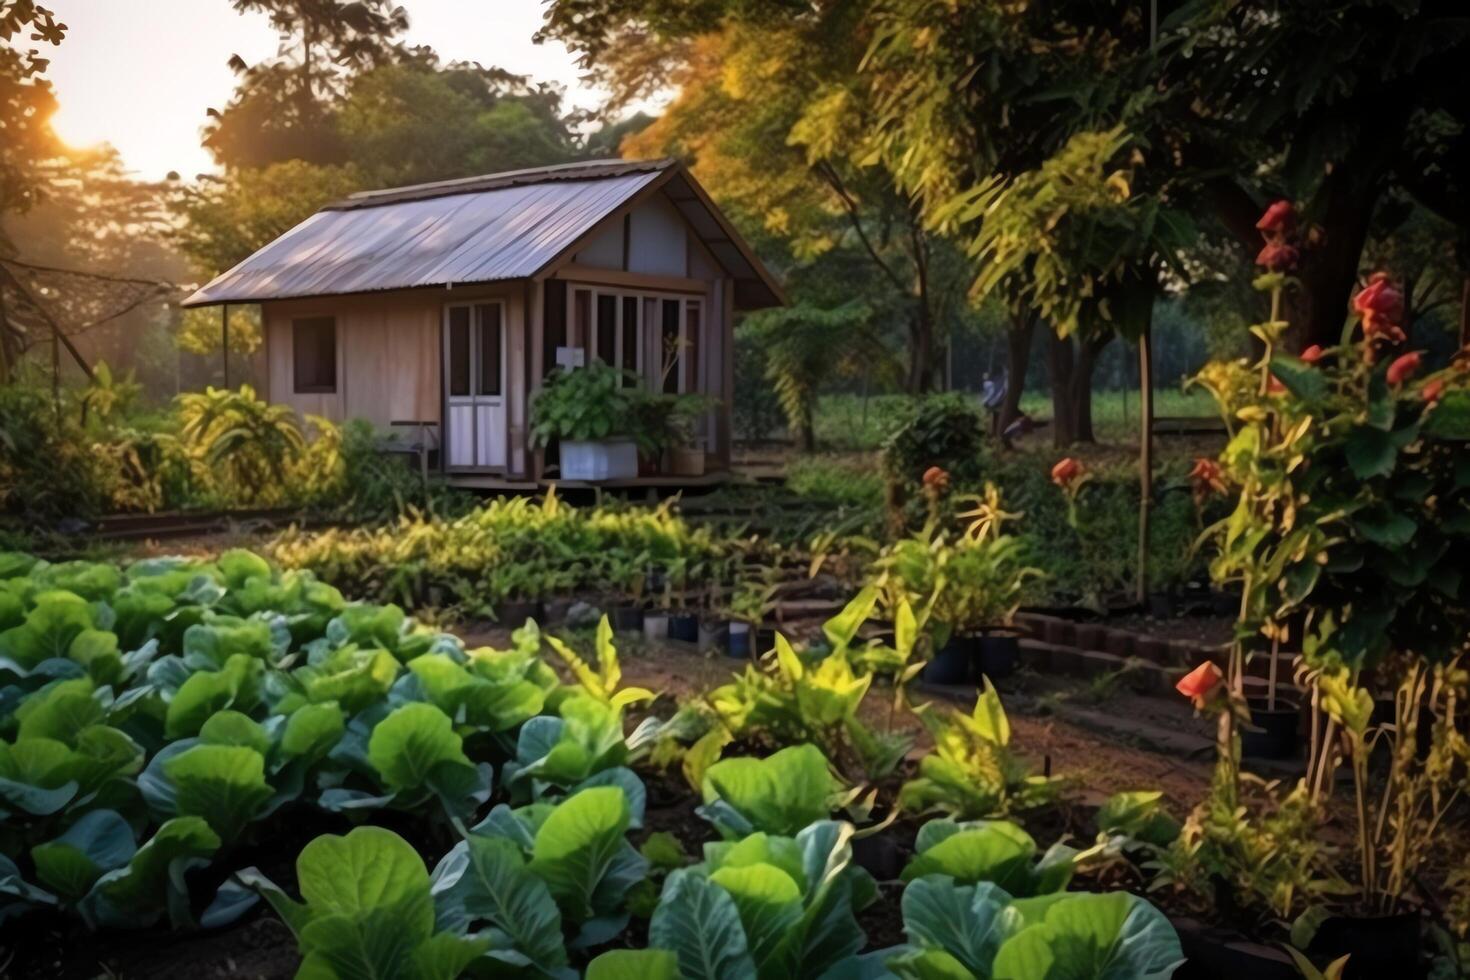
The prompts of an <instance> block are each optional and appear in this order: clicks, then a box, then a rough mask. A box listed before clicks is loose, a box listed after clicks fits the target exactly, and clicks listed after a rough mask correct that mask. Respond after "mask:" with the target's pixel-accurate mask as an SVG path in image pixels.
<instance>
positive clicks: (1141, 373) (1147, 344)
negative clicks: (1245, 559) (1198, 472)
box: [1134, 313, 1154, 605]
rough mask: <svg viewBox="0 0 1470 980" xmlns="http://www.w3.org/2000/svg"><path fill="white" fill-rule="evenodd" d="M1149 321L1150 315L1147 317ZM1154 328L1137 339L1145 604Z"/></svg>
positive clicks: (1142, 596)
mask: <svg viewBox="0 0 1470 980" xmlns="http://www.w3.org/2000/svg"><path fill="white" fill-rule="evenodd" d="M1150 319H1152V313H1150ZM1152 333H1153V324H1152V323H1149V324H1148V325H1147V326H1145V327H1144V329H1143V333H1141V334H1139V336H1138V388H1139V392H1138V393H1139V404H1138V408H1139V411H1138V581H1137V583H1136V584H1135V586H1134V598H1135V599H1137V600H1138V603H1139V605H1142V604H1143V603H1145V602H1147V601H1148V543H1149V533H1150V531H1151V530H1152V528H1151V524H1152V517H1153V507H1154V384H1153V341H1152V336H1151V335H1152Z"/></svg>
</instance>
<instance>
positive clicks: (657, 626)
mask: <svg viewBox="0 0 1470 980" xmlns="http://www.w3.org/2000/svg"><path fill="white" fill-rule="evenodd" d="M643 636H644V638H645V639H648V640H653V641H655V642H658V643H662V642H663V641H664V640H667V639H668V638H669V617H668V616H667V615H665V614H664V613H644V614H643Z"/></svg>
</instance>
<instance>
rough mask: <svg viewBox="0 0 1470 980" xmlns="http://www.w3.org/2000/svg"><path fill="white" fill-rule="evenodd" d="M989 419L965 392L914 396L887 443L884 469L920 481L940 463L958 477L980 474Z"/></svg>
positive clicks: (905, 481)
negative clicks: (915, 399)
mask: <svg viewBox="0 0 1470 980" xmlns="http://www.w3.org/2000/svg"><path fill="white" fill-rule="evenodd" d="M984 446H985V419H984V418H983V417H982V416H981V414H980V412H979V410H978V409H976V408H975V407H974V406H973V405H972V404H971V403H970V400H969V399H967V398H966V397H965V396H964V395H960V394H953V393H952V394H946V395H932V396H930V397H928V398H923V399H920V400H918V401H915V402H914V404H913V408H912V409H911V411H910V414H909V416H908V418H907V419H906V420H905V421H904V423H903V425H902V426H900V427H899V429H898V430H897V431H896V432H894V433H893V435H892V436H890V437H889V439H888V442H887V444H885V445H884V447H883V470H884V473H885V475H886V476H887V478H888V480H889V481H890V483H893V482H897V483H899V484H901V485H903V486H912V485H914V484H917V483H918V482H919V480H920V479H921V478H922V477H923V475H924V471H925V470H927V469H929V467H931V466H938V467H939V468H941V469H943V470H945V471H946V472H948V473H949V474H950V476H951V477H952V478H953V479H955V480H956V481H959V482H962V483H967V482H972V481H974V480H976V479H978V478H979V477H980V476H981V475H982V474H981V451H982V450H983V448H984Z"/></svg>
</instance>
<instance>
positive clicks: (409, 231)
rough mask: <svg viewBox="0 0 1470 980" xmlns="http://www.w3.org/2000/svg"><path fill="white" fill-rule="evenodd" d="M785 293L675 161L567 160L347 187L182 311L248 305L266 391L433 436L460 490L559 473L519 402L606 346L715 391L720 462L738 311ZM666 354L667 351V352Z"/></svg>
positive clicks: (703, 431)
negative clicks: (257, 317) (255, 318)
mask: <svg viewBox="0 0 1470 980" xmlns="http://www.w3.org/2000/svg"><path fill="white" fill-rule="evenodd" d="M782 302H783V298H782V295H781V290H780V287H779V286H778V285H777V283H776V282H775V280H774V279H773V278H772V276H771V275H770V273H769V272H768V271H767V270H766V269H765V268H764V267H763V266H762V265H761V263H760V260H759V259H757V258H756V257H755V255H754V253H753V252H752V251H751V250H750V248H749V247H748V246H747V245H746V243H745V242H744V241H743V240H742V239H741V237H740V235H739V234H738V233H737V232H736V231H735V229H734V228H733V227H732V225H731V224H730V222H729V221H728V220H727V219H726V218H725V216H724V215H722V214H721V213H720V211H719V209H718V208H717V207H716V206H715V205H714V203H713V202H712V201H711V200H710V198H709V195H708V194H706V193H705V191H704V190H703V189H702V188H701V187H700V186H699V184H698V183H696V182H695V180H694V178H693V177H692V176H690V174H689V172H688V171H687V170H686V169H685V168H684V167H683V166H682V165H681V164H680V163H678V162H677V161H674V160H656V161H644V162H628V161H606V162H592V163H574V164H567V165H563V166H556V167H545V168H540V169H535V170H522V171H514V172H511V173H503V174H494V175H491V176H486V177H472V178H468V179H463V180H451V181H443V182H440V183H434V184H424V185H418V186H413V187H402V188H395V189H391V190H383V191H369V192H365V193H360V194H355V195H353V196H352V197H349V198H348V199H346V200H344V201H341V202H338V203H335V204H331V205H328V206H327V207H324V208H323V209H322V210H320V211H318V212H317V213H316V214H314V215H312V216H311V217H310V218H307V219H306V220H305V221H303V222H302V223H301V224H299V225H297V226H296V227H295V228H293V229H291V230H290V231H288V232H287V233H286V234H284V235H282V236H281V237H280V238H278V239H276V240H275V241H273V242H271V243H270V244H269V245H267V246H265V247H264V248H262V249H261V250H260V251H258V252H256V253H255V254H254V255H252V256H250V257H249V258H248V259H246V260H245V261H244V262H241V263H240V264H239V265H237V266H236V267H235V268H233V269H230V270H229V271H228V272H226V273H224V274H223V275H221V276H219V277H218V278H216V279H215V280H214V281H213V282H210V283H209V284H208V285H206V286H205V287H203V288H202V289H200V290H199V291H198V292H196V293H195V294H194V295H192V296H190V297H189V298H188V299H187V300H185V302H184V305H185V306H213V305H228V304H249V303H258V304H260V306H261V311H262V318H261V319H262V323H263V325H264V333H265V337H264V347H265V350H264V353H265V358H264V360H265V364H266V371H265V373H266V379H265V381H264V384H263V387H264V392H263V395H264V397H266V398H268V399H269V400H271V401H273V402H278V403H284V404H286V405H290V406H292V407H293V408H295V409H296V410H297V411H298V412H301V413H303V414H305V413H311V414H315V415H320V416H324V417H326V418H328V419H332V420H334V421H343V420H347V419H352V418H362V419H367V420H369V421H370V422H372V423H374V425H376V426H378V427H379V428H381V429H382V430H384V431H387V430H389V429H390V428H391V427H399V426H404V425H412V426H419V427H421V428H423V429H425V430H428V431H432V432H433V434H434V437H435V441H436V443H437V444H438V445H440V446H441V447H442V450H441V452H440V453H439V460H440V465H441V466H442V468H443V469H444V470H445V471H446V472H447V473H448V474H449V476H450V478H451V479H452V480H454V481H455V482H458V483H461V484H464V485H478V486H485V487H509V488H517V487H524V488H529V487H533V486H536V485H539V484H541V483H543V482H545V481H546V480H547V479H548V478H549V477H551V476H553V473H554V471H553V468H552V467H551V466H550V465H549V464H548V462H547V460H546V459H545V458H544V456H543V454H542V453H540V452H538V451H535V450H533V448H532V447H531V446H530V445H529V442H528V423H529V420H530V403H531V399H532V397H533V395H534V394H535V392H536V391H537V389H538V388H539V386H540V384H541V380H542V379H543V378H545V377H547V376H548V374H549V373H550V372H552V371H556V370H560V369H562V368H561V367H560V366H559V365H570V364H576V363H586V362H587V361H589V360H591V359H593V358H600V359H602V360H605V361H609V362H612V363H615V364H618V365H621V366H623V367H625V368H627V369H628V370H630V371H633V372H636V373H637V374H638V375H640V376H641V377H642V378H643V379H644V380H645V383H647V384H650V385H655V386H657V385H662V386H663V387H664V388H665V390H667V391H671V392H680V393H684V392H699V393H704V394H708V395H711V396H713V398H714V399H716V400H717V407H716V408H715V409H713V410H712V411H710V412H709V414H708V416H707V417H705V418H703V419H702V421H701V423H700V426H699V432H698V440H699V442H700V443H701V446H700V448H702V449H704V450H705V453H706V458H707V459H708V460H709V462H708V464H707V467H708V472H707V473H706V475H705V476H704V477H701V478H698V479H690V478H683V479H678V480H675V479H670V478H658V477H651V478H643V479H641V480H637V481H629V482H635V483H637V482H648V483H654V482H667V483H690V482H713V481H716V480H718V479H720V478H721V476H722V475H723V474H724V472H725V471H726V470H727V469H728V465H729V459H730V439H731V426H730V403H731V398H732V395H733V387H734V373H733V316H734V313H735V312H736V311H739V310H754V309H759V308H762V307H769V306H774V305H779V304H781V303H782ZM671 352H672V353H671Z"/></svg>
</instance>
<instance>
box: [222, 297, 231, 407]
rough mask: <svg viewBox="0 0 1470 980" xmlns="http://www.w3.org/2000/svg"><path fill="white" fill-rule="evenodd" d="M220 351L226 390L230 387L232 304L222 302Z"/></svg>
mask: <svg viewBox="0 0 1470 980" xmlns="http://www.w3.org/2000/svg"><path fill="white" fill-rule="evenodd" d="M219 321H220V322H219V332H220V353H221V356H222V357H223V359H224V368H225V390H226V391H228V390H229V387H230V304H229V303H221V304H220V308H219Z"/></svg>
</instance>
